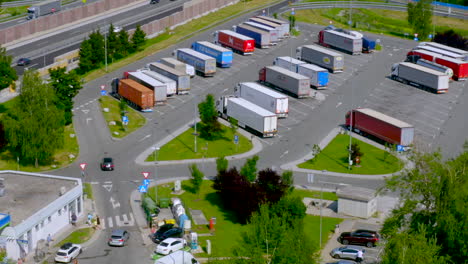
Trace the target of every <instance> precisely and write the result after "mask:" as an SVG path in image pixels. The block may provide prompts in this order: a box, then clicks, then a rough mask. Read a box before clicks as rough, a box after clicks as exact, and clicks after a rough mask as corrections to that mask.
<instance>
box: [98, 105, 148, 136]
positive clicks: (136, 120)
mask: <svg viewBox="0 0 468 264" xmlns="http://www.w3.org/2000/svg"><path fill="white" fill-rule="evenodd" d="M99 102H100V103H101V109H104V108H109V112H104V111H102V114H103V115H104V119H105V120H106V124H107V126H108V127H109V130H110V133H111V135H112V136H113V137H115V138H123V137H125V136H127V135H128V134H130V133H132V132H133V131H135V130H137V129H139V128H140V127H142V126H144V125H145V123H146V119H145V118H144V117H143V116H142V115H141V114H140V113H138V112H137V111H136V110H134V109H133V108H131V107H128V113H127V116H128V120H129V122H128V125H127V126H126V128H125V129H124V127H123V126H122V118H121V116H120V107H119V101H118V100H116V99H114V98H113V97H110V96H101V98H99ZM110 121H115V123H116V124H115V125H114V126H110V125H109V122H110ZM114 132H118V133H119V134H118V135H115V134H114Z"/></svg>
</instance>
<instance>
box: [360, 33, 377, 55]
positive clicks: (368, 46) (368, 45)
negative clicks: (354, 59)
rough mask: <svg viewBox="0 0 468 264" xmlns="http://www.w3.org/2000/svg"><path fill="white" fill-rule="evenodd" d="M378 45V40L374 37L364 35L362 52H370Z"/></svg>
mask: <svg viewBox="0 0 468 264" xmlns="http://www.w3.org/2000/svg"><path fill="white" fill-rule="evenodd" d="M376 45H377V42H376V41H375V40H374V39H371V38H369V37H366V36H364V37H362V52H363V53H370V52H373V51H374V50H375V46H376Z"/></svg>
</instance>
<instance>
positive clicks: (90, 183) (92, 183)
mask: <svg viewBox="0 0 468 264" xmlns="http://www.w3.org/2000/svg"><path fill="white" fill-rule="evenodd" d="M90 184H94V185H96V184H99V182H90Z"/></svg>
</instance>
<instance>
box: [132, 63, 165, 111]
mask: <svg viewBox="0 0 468 264" xmlns="http://www.w3.org/2000/svg"><path fill="white" fill-rule="evenodd" d="M125 75H126V78H127V79H131V80H134V81H135V82H137V83H139V84H141V85H144V86H145V87H147V88H150V89H151V90H152V91H153V95H154V104H155V105H163V104H166V102H167V87H166V85H165V84H164V83H162V82H160V81H158V80H156V79H154V78H151V77H150V76H148V75H146V74H144V73H142V72H139V71H136V72H125Z"/></svg>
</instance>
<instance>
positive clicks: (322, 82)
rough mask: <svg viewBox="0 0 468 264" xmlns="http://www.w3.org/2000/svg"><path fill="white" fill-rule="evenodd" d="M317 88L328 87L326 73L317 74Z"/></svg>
mask: <svg viewBox="0 0 468 264" xmlns="http://www.w3.org/2000/svg"><path fill="white" fill-rule="evenodd" d="M317 84H318V85H317V86H327V85H328V72H318V73H317Z"/></svg>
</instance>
